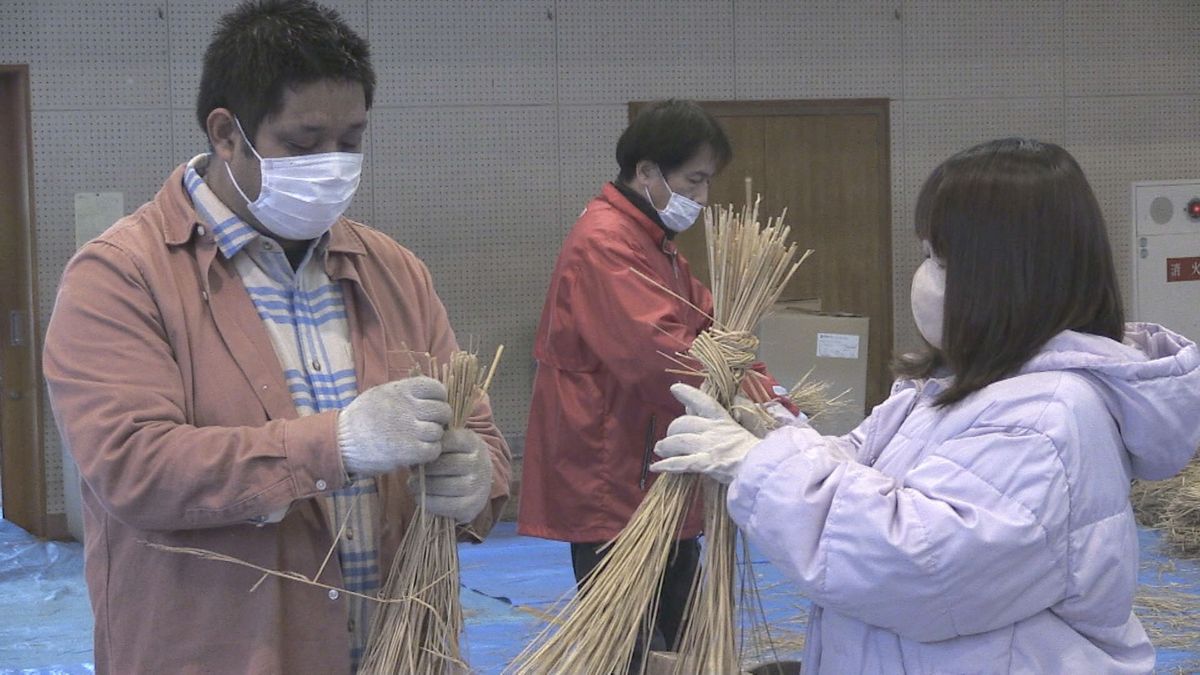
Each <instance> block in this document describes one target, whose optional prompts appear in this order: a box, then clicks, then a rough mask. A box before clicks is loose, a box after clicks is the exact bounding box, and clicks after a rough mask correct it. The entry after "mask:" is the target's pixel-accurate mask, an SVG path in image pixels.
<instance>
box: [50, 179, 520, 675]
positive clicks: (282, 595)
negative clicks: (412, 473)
mask: <svg viewBox="0 0 1200 675" xmlns="http://www.w3.org/2000/svg"><path fill="white" fill-rule="evenodd" d="M183 171H184V167H182V166H181V167H179V168H178V169H176V170H175V171H174V172H173V173H172V174H171V176H170V178H168V179H167V181H166V183H165V184H164V185H163V187H162V189H161V190H160V191H159V193H158V194H157V195H156V196H155V197H154V199H153V200H152V201H151V202H149V203H148V204H146V205H144V206H142V207H141V208H140V209H138V210H137V212H136V213H134V214H133V215H131V216H129V217H126V218H123V219H122V220H120V221H118V222H117V223H116V224H115V225H114V226H113V227H111V228H110V229H109V230H108V231H107V232H105V233H104V234H103V235H102V236H101V237H99V238H98V239H96V240H94V241H92V242H91V243H89V244H87V245H85V246H84V247H83V248H82V249H81V250H80V251H79V253H78V254H77V255H76V256H75V257H74V258H73V259H72V260H71V262H70V264H69V265H68V266H67V270H66V272H65V273H64V275H63V279H62V284H61V286H60V288H59V292H58V298H57V302H56V304H55V308H54V315H53V317H52V318H51V321H50V327H49V331H48V333H47V335H46V346H45V359H44V368H45V374H46V380H47V382H48V384H49V390H50V400H51V404H52V405H53V408H54V413H55V417H56V419H57V421H58V428H59V431H60V432H61V434H62V437H63V441H64V443H65V444H66V445H67V447H68V448H69V449H70V451H71V453H72V455H73V456H74V458H75V461H76V462H77V463H78V464H79V470H80V474H81V476H82V478H83V486H82V487H83V506H84V531H85V539H86V541H85V544H86V575H87V583H88V590H89V593H90V595H91V601H92V607H93V611H94V614H95V619H96V629H95V631H96V632H95V657H96V666H97V671H98V672H100V673H120V674H125V673H345V672H347V671H348V670H349V641H348V635H349V631H348V629H347V621H348V619H347V610H346V605H345V603H346V599H345V595H344V594H341V595H337V594H336V593H333V592H331V591H328V590H325V589H320V588H315V587H310V586H306V585H303V584H299V583H296V582H292V581H284V580H280V579H278V578H275V577H271V578H269V579H267V580H266V581H265V582H264V583H262V584H261V585H259V586H258V587H257V589H256V590H254V591H253V592H250V589H251V588H252V587H253V586H254V585H255V582H257V581H258V579H259V577H260V574H259V573H258V572H255V571H254V570H251V569H247V568H244V567H238V566H235V565H232V564H229V563H225V562H216V561H211V560H203V559H200V558H196V557H191V556H187V555H180V554H176V553H166V552H160V551H156V550H152V549H150V548H148V547H147V546H146V545H145V544H144V543H142V542H144V541H149V542H158V543H163V544H168V545H173V546H189V547H197V548H202V549H208V550H211V551H216V552H219V553H224V554H227V555H231V556H235V557H238V558H241V559H244V560H247V561H250V562H252V563H254V564H257V565H260V566H262V567H264V568H268V569H275V570H286V571H294V572H300V573H302V574H305V575H307V576H310V577H311V576H312V575H313V574H315V573H316V572H317V570H318V569H319V568H320V566H321V563H322V560H323V559H324V558H325V554H326V552H327V551H328V550H329V549H330V547H331V546H332V544H333V533H332V532H331V530H330V527H329V525H328V524H327V517H326V514H325V511H324V506H323V503H322V502H323V500H322V499H320V498H319V497H320V496H321V495H322V494H323V493H326V492H328V491H331V490H334V489H337V488H339V487H342V486H343V485H344V484H345V483H346V480H347V478H346V475H345V472H344V469H343V467H342V463H341V457H340V453H339V452H338V448H337V442H336V426H337V424H336V421H337V413H335V412H325V413H319V414H315V415H311V416H307V417H302V418H298V417H297V416H296V410H295V408H294V407H293V405H292V399H291V396H290V395H289V393H288V389H287V386H286V385H285V383H284V379H283V373H282V371H281V368H280V366H279V362H278V359H277V358H276V356H275V351H274V349H273V347H272V345H271V341H270V338H269V337H268V336H267V333H266V331H265V329H264V328H263V326H262V322H261V320H260V319H259V317H258V315H257V313H256V312H255V310H254V306H253V304H252V303H251V301H250V297H249V295H248V294H247V292H246V290H245V288H244V287H243V286H242V283H241V280H240V278H239V277H238V274H237V272H236V271H235V270H234V269H233V266H232V265H231V264H230V263H229V262H228V261H227V260H225V259H224V258H223V257H222V256H220V255H219V254H218V250H217V246H216V243H215V242H214V241H213V237H212V233H211V232H209V231H207V228H204V227H202V226H201V225H200V224H199V223H198V218H197V216H196V213H195V212H194V210H193V208H192V204H191V201H190V200H189V198H188V196H187V194H186V193H185V191H184V189H183V184H182V177H183ZM330 234H331V236H330V240H329V242H328V257H327V259H326V269H327V272H328V273H329V276H330V278H332V279H333V280H334V281H335V282H339V283H340V284H341V287H342V290H343V293H344V296H345V303H346V310H347V316H348V320H349V323H350V332H351V340H352V343H353V348H354V360H355V369H356V371H357V374H358V386H359V391H363V390H365V389H367V388H369V387H372V386H374V385H377V384H380V383H382V382H385V381H387V380H390V379H397V378H401V377H404V376H406V375H408V374H409V373H410V371H411V370H412V366H413V364H414V361H419V360H420V357H416V356H413V353H421V352H428V353H430V354H433V355H434V356H436V357H437V358H438V359H439V360H440V361H443V362H444V361H445V360H446V359H447V358H448V356H449V354H450V352H451V351H453V350H454V349H456V348H457V346H456V342H455V338H454V333H453V331H452V330H451V328H450V324H449V322H448V320H447V317H446V311H445V308H444V307H443V306H442V303H441V301H440V300H439V299H438V297H437V295H436V294H435V293H434V290H433V285H432V281H431V278H430V275H429V271H428V270H427V269H426V267H425V265H424V264H423V263H422V262H421V261H420V260H418V259H417V258H416V256H414V255H413V254H412V253H411V252H409V251H408V250H406V249H404V248H403V247H401V246H399V245H398V244H396V243H395V242H394V241H393V240H392V239H390V238H389V237H387V236H385V235H383V234H381V233H379V232H377V231H375V230H372V229H370V228H368V227H365V226H363V225H360V224H358V223H354V222H351V221H349V220H346V219H342V220H340V221H339V222H338V223H337V224H336V225H335V226H334V227H333V229H332V231H331V233H330ZM409 350H411V352H410V351H409ZM470 427H471V428H473V429H474V430H475V431H477V432H478V433H479V434H480V435H482V436H483V438H484V439H485V440H486V442H487V443H488V445H489V446H490V448H491V450H492V453H493V458H492V459H493V467H494V478H493V485H492V500H491V503H490V505H489V508H487V509H485V511H484V513H482V514H480V516H479V518H477V519H476V521H475V522H474V523H472V527H473V530H474V531H475V532H476V533H478V534H479V535H480V536H482V535H483V534H486V533H487V532H488V530H489V529H490V528H491V525H492V523H493V521H494V519H495V518H496V517H497V516H498V514H499V513H500V510H501V508H502V507H503V504H504V502H505V500H506V499H507V498H508V489H509V488H508V485H509V472H510V468H509V450H508V446H507V444H506V443H505V441H504V439H503V437H502V436H501V435H500V432H499V431H498V430H497V429H496V427H495V425H494V424H493V422H492V416H491V410H490V408H489V407H488V405H487V404H486V402H485V403H484V404H481V405H480V406H479V408H478V409H477V410H476V411H475V414H474V415H473V416H472V418H471V422H470ZM406 478H407V476H406V474H404V473H403V472H398V473H395V474H390V475H387V476H382V477H380V479H379V492H380V520H381V522H380V523H379V525H378V533H379V537H380V541H379V550H380V551H381V558H382V559H381V560H380V569H381V573H382V574H384V575H386V573H387V570H388V569H389V566H390V564H391V558H392V555H393V554H394V552H395V551H396V549H397V547H398V546H399V543H400V539H401V536H402V535H403V532H404V528H405V526H406V524H407V520H408V517H409V515H410V514H411V511H412V502H411V499H410V497H409V495H408V492H407V489H406V487H405V485H406ZM289 505H290V511H289V512H288V515H287V516H286V517H285V518H284V519H283V521H282V522H279V523H277V524H265V525H261V526H260V525H258V524H257V523H256V522H255V521H256V519H260V518H262V517H263V516H266V515H268V514H270V513H271V512H273V511H277V510H279V509H282V508H284V507H287V506H289ZM320 581H322V582H323V583H327V584H329V585H332V586H338V587H340V586H341V585H342V577H341V572H340V570H339V567H338V564H337V557H336V556H333V558H332V560H331V561H330V563H329V564H328V566H327V567H326V568H325V571H324V572H323V574H322V575H321V577H320ZM335 596H336V597H335Z"/></svg>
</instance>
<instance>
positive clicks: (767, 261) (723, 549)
mask: <svg viewBox="0 0 1200 675" xmlns="http://www.w3.org/2000/svg"><path fill="white" fill-rule="evenodd" d="M705 227H706V231H707V234H708V242H709V243H708V246H709V261H710V264H709V269H710V270H711V271H712V274H713V289H712V290H713V303H714V313H715V314H716V316H715V317H712V318H713V327H712V328H710V329H709V330H706V331H705V332H703V333H701V334H700V335H699V336H697V338H696V340H695V341H694V342H693V344H692V345H691V348H690V349H689V351H688V353H687V354H686V355H685V356H684V357H683V358H682V359H681V358H676V357H672V356H670V355H666V354H664V356H667V357H668V358H670V359H671V360H673V361H674V362H675V363H676V364H677V365H678V366H680V368H681V370H672V371H671V372H680V373H685V374H689V375H699V376H703V377H704V378H705V380H704V383H703V385H702V389H703V390H704V391H705V392H706V393H708V394H710V395H712V396H713V397H714V398H716V399H717V400H718V401H719V402H720V403H721V404H722V405H723V406H725V408H726V409H732V406H733V402H734V397H735V396H736V394H737V392H738V391H739V388H740V386H741V383H742V380H743V378H744V377H745V375H746V374H747V372H749V368H750V366H751V364H752V363H753V361H754V350H755V349H757V346H758V340H757V338H756V337H755V336H754V335H753V334H752V331H753V329H754V327H755V326H756V324H757V323H758V320H759V319H760V318H761V317H762V316H763V315H764V314H765V313H766V311H767V310H768V309H769V308H770V307H771V305H772V304H774V302H775V301H776V300H777V299H778V297H779V294H780V293H781V292H782V291H783V288H784V287H785V286H786V284H787V281H788V280H789V279H790V278H791V276H792V274H793V273H794V272H795V271H796V268H797V267H799V266H800V263H801V262H803V260H804V258H806V257H807V256H808V253H811V251H809V252H808V253H805V255H804V257H802V258H801V259H800V260H798V261H795V257H796V252H797V251H796V246H795V244H791V245H789V244H787V237H788V233H789V229H788V228H787V227H785V226H784V225H783V215H781V216H780V217H779V218H776V219H771V220H770V221H769V222H768V225H767V226H766V227H765V228H764V227H761V226H760V225H759V222H758V202H755V204H754V207H753V208H752V209H750V208H744V209H743V210H742V211H741V212H740V213H737V212H735V211H734V210H733V208H732V207H727V208H721V209H714V208H711V207H710V208H709V209H706V210H705ZM793 261H794V262H793ZM634 271H635V272H636V270H634ZM640 276H643V278H644V279H646V280H647V281H648V282H649V283H651V284H653V285H655V286H657V287H658V288H660V289H662V290H664V291H666V292H668V293H671V291H669V290H668V289H666V288H664V287H663V286H661V285H660V284H658V283H657V282H655V281H653V280H651V279H649V278H648V277H645V276H644V275H640ZM683 359H688V360H690V361H693V362H695V363H696V364H697V365H695V366H693V365H691V364H690V363H689V362H688V361H685V360H683ZM701 484H702V482H701V479H700V477H699V476H696V475H682V474H666V475H663V476H661V477H659V478H658V480H656V481H655V482H654V484H653V485H652V486H651V488H650V490H649V492H648V493H647V495H646V497H645V498H644V499H643V500H642V504H641V505H640V506H639V507H638V509H637V511H635V512H634V514H633V517H632V518H631V519H630V522H629V524H628V525H626V527H625V529H623V530H622V531H621V533H620V534H619V535H618V536H617V538H616V539H614V540H613V542H611V544H610V550H609V551H608V553H607V554H606V555H605V557H604V558H603V559H602V560H601V562H600V564H598V565H597V566H596V568H595V569H594V570H593V571H592V572H591V574H589V575H588V576H587V577H586V578H585V579H584V580H583V581H582V583H581V587H580V591H579V593H578V594H577V595H576V596H575V597H574V598H573V599H571V600H569V601H568V602H566V603H565V604H564V605H563V606H562V608H561V609H560V610H559V611H558V612H557V614H556V615H555V617H554V619H553V620H552V621H551V625H550V626H548V627H547V628H546V629H545V630H543V631H542V633H540V634H539V635H538V636H537V637H535V638H534V640H533V642H531V643H530V645H529V646H528V647H526V649H525V650H524V651H523V652H522V653H521V654H520V655H518V657H517V659H516V660H515V661H514V663H513V665H512V666H510V669H509V671H510V672H514V671H515V672H518V673H573V674H579V675H593V674H594V675H608V674H609V673H623V672H627V671H628V670H629V667H630V664H631V661H632V657H633V649H634V646H635V644H636V643H637V640H638V638H639V636H640V637H642V638H643V639H642V643H643V645H648V644H649V639H648V638H649V634H648V633H647V631H649V629H650V626H651V624H652V622H653V617H654V616H655V615H656V613H657V612H656V610H657V605H658V593H659V584H660V580H661V578H662V575H663V571H664V570H665V569H666V565H667V561H668V557H669V554H670V550H671V547H672V545H673V544H674V541H675V537H676V534H677V532H678V530H679V526H680V524H681V523H682V522H683V517H684V515H685V513H686V512H687V509H688V507H689V506H690V504H691V502H692V498H693V494H694V492H695V490H696V487H697V486H698V485H701ZM703 485H704V490H705V493H706V497H707V500H706V501H707V504H708V507H707V508H706V516H705V523H706V524H705V533H706V534H705V536H706V543H705V561H704V563H703V568H702V569H703V571H702V573H701V574H699V575H697V579H696V580H695V581H694V582H693V595H692V598H691V599H690V600H689V610H688V615H689V617H690V618H689V620H688V624H689V625H688V629H687V630H685V632H684V635H683V636H681V643H680V644H681V645H682V647H683V649H681V659H680V660H679V665H678V668H679V672H701V671H704V672H733V671H735V670H736V662H737V654H736V650H735V648H734V644H735V638H734V634H735V632H734V628H733V624H734V616H735V612H734V604H735V603H734V599H733V581H734V576H735V569H736V559H735V556H734V545H735V540H736V527H735V526H734V525H733V523H732V521H730V520H729V517H728V514H727V513H726V512H725V499H724V496H725V488H724V487H723V486H720V485H719V484H716V483H715V482H713V481H710V480H709V479H704V482H703ZM730 664H733V666H732V667H730ZM644 669H645V660H644V661H643V663H642V670H643V671H644Z"/></svg>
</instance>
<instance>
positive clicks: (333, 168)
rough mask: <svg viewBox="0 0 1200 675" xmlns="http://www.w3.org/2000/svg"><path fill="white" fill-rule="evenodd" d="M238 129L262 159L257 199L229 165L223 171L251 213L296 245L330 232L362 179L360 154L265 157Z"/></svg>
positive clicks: (335, 153)
mask: <svg viewBox="0 0 1200 675" xmlns="http://www.w3.org/2000/svg"><path fill="white" fill-rule="evenodd" d="M233 119H234V122H236V123H237V127H238V131H240V132H241V133H242V138H244V139H245V140H246V145H248V146H250V151H251V152H253V153H254V156H255V157H257V158H258V162H259V167H260V171H261V174H262V188H261V189H260V190H259V192H258V199H255V200H254V201H250V198H249V197H247V196H246V193H245V192H243V191H242V188H241V186H240V185H238V183H237V179H236V178H234V177H233V171H231V170H230V168H229V164H228V163H226V164H225V171H227V172H228V173H229V179H230V180H231V181H233V186H234V187H235V188H237V191H238V194H240V195H242V199H245V200H246V204H247V206H248V207H249V209H250V213H252V214H254V217H255V218H257V219H258V222H260V223H262V225H263V227H265V228H267V229H268V230H270V232H271V234H274V235H275V236H277V237H279V238H281V239H290V240H294V241H305V240H308V239H316V238H317V237H319V236H321V235H323V234H325V233H326V232H328V231H329V228H331V227H333V224H334V223H335V222H336V221H337V219H338V218H339V217H340V216H341V215H342V214H343V213H345V211H346V208H347V207H349V206H350V201H351V200H352V199H354V192H355V191H356V190H358V183H359V180H360V179H361V177H362V161H363V156H362V153H359V152H323V153H319V154H315V155H302V156H300V157H268V158H265V159H264V158H263V156H262V155H260V154H258V150H255V149H254V144H252V143H251V142H250V139H249V138H246V132H244V131H242V123H241V122H240V121H238V119H237V118H236V117H235V118H233Z"/></svg>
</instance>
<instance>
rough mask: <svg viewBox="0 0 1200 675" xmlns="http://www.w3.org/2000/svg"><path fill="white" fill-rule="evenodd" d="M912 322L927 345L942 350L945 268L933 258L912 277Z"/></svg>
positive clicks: (928, 259) (927, 260) (924, 263)
mask: <svg viewBox="0 0 1200 675" xmlns="http://www.w3.org/2000/svg"><path fill="white" fill-rule="evenodd" d="M910 300H911V302H912V315H913V320H914V321H916V323H917V331H918V332H920V333H921V337H923V338H925V341H926V342H928V343H929V344H931V345H933V346H934V347H937V348H938V349H941V348H942V322H943V320H944V316H945V311H946V266H945V265H944V264H942V261H940V260H938V259H937V258H934V257H929V258H926V259H925V262H923V263H921V266H920V267H918V268H917V272H916V274H914V275H913V281H912V293H911V294H910Z"/></svg>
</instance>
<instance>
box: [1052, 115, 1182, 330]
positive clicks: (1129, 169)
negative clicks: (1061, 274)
mask: <svg viewBox="0 0 1200 675" xmlns="http://www.w3.org/2000/svg"><path fill="white" fill-rule="evenodd" d="M1066 113H1067V145H1066V147H1067V149H1068V150H1070V151H1071V154H1073V155H1075V158H1076V159H1078V160H1079V164H1080V166H1082V167H1083V170H1084V173H1085V174H1086V175H1087V177H1088V182H1090V183H1091V184H1092V189H1093V190H1094V191H1095V192H1096V198H1097V199H1098V200H1099V201H1100V206H1101V208H1102V209H1103V210H1104V219H1105V221H1106V222H1107V224H1108V233H1109V241H1110V243H1111V244H1112V247H1113V256H1114V258H1115V261H1116V266H1117V270H1118V272H1119V273H1120V274H1121V291H1122V296H1123V298H1124V300H1125V303H1126V306H1129V303H1130V302H1131V295H1130V293H1131V290H1130V289H1131V284H1132V261H1131V259H1130V256H1131V255H1132V252H1131V251H1130V241H1131V237H1132V234H1131V233H1130V227H1131V225H1130V218H1131V214H1130V204H1129V200H1130V190H1131V187H1130V184H1131V183H1133V182H1135V181H1148V180H1170V179H1176V178H1188V177H1193V176H1195V175H1196V173H1198V171H1197V169H1198V168H1200V164H1198V163H1197V161H1196V157H1197V146H1196V144H1195V143H1194V142H1191V141H1190V140H1189V139H1191V138H1193V137H1194V136H1195V135H1196V133H1197V130H1200V96H1194V95H1193V96H1161V97H1126V96H1118V97H1104V98H1071V99H1067V111H1066Z"/></svg>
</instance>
